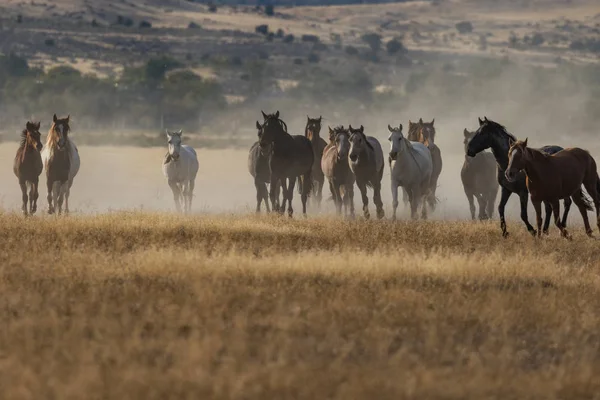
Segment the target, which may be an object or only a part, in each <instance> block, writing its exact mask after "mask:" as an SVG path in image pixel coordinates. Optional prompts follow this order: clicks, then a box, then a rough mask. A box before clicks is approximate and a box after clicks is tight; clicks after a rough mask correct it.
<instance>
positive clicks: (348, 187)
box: [344, 183, 354, 219]
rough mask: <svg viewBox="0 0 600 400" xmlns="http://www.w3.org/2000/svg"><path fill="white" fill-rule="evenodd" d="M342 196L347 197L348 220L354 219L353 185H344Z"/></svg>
mask: <svg viewBox="0 0 600 400" xmlns="http://www.w3.org/2000/svg"><path fill="white" fill-rule="evenodd" d="M344 192H345V194H344V196H347V197H348V207H349V208H350V219H354V183H349V184H346V185H344Z"/></svg>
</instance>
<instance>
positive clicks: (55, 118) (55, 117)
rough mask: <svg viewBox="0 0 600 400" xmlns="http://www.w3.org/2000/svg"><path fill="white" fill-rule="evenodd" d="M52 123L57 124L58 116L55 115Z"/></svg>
mask: <svg viewBox="0 0 600 400" xmlns="http://www.w3.org/2000/svg"><path fill="white" fill-rule="evenodd" d="M52 121H53V122H56V121H58V117H57V116H56V114H54V117H52Z"/></svg>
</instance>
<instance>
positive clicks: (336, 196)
mask: <svg viewBox="0 0 600 400" xmlns="http://www.w3.org/2000/svg"><path fill="white" fill-rule="evenodd" d="M340 186H341V185H340V184H339V183H338V182H334V183H333V189H332V190H333V201H334V203H335V212H336V214H337V215H338V216H340V215H342V202H343V199H342V194H341V191H340Z"/></svg>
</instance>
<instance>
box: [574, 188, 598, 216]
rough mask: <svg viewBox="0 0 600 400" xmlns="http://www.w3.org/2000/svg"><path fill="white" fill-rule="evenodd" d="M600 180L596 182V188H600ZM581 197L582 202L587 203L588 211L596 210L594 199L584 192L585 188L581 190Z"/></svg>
mask: <svg viewBox="0 0 600 400" xmlns="http://www.w3.org/2000/svg"><path fill="white" fill-rule="evenodd" d="M598 185H600V181H597V182H596V190H598V189H599V188H600V186H598ZM579 197H580V198H581V202H582V203H583V204H584V205H585V209H586V210H588V211H594V206H593V204H592V200H591V199H590V198H589V197H588V196H586V195H585V194H584V193H583V190H581V191H579Z"/></svg>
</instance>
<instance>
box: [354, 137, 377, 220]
mask: <svg viewBox="0 0 600 400" xmlns="http://www.w3.org/2000/svg"><path fill="white" fill-rule="evenodd" d="M348 132H350V154H349V155H348V159H349V163H350V169H351V170H352V172H353V173H354V176H355V177H356V186H358V189H359V190H360V194H361V197H362V202H363V213H364V216H365V218H366V219H369V218H370V217H371V215H370V214H369V198H368V197H367V187H372V188H373V203H375V207H376V208H377V218H379V219H381V218H383V217H384V212H383V202H382V201H381V178H382V177H383V168H384V166H385V161H384V159H383V150H382V149H381V144H380V143H379V141H378V140H377V139H375V138H374V137H372V136H366V135H365V128H364V127H363V126H362V125H361V126H360V128H358V129H353V128H352V125H350V126H349V127H348Z"/></svg>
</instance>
